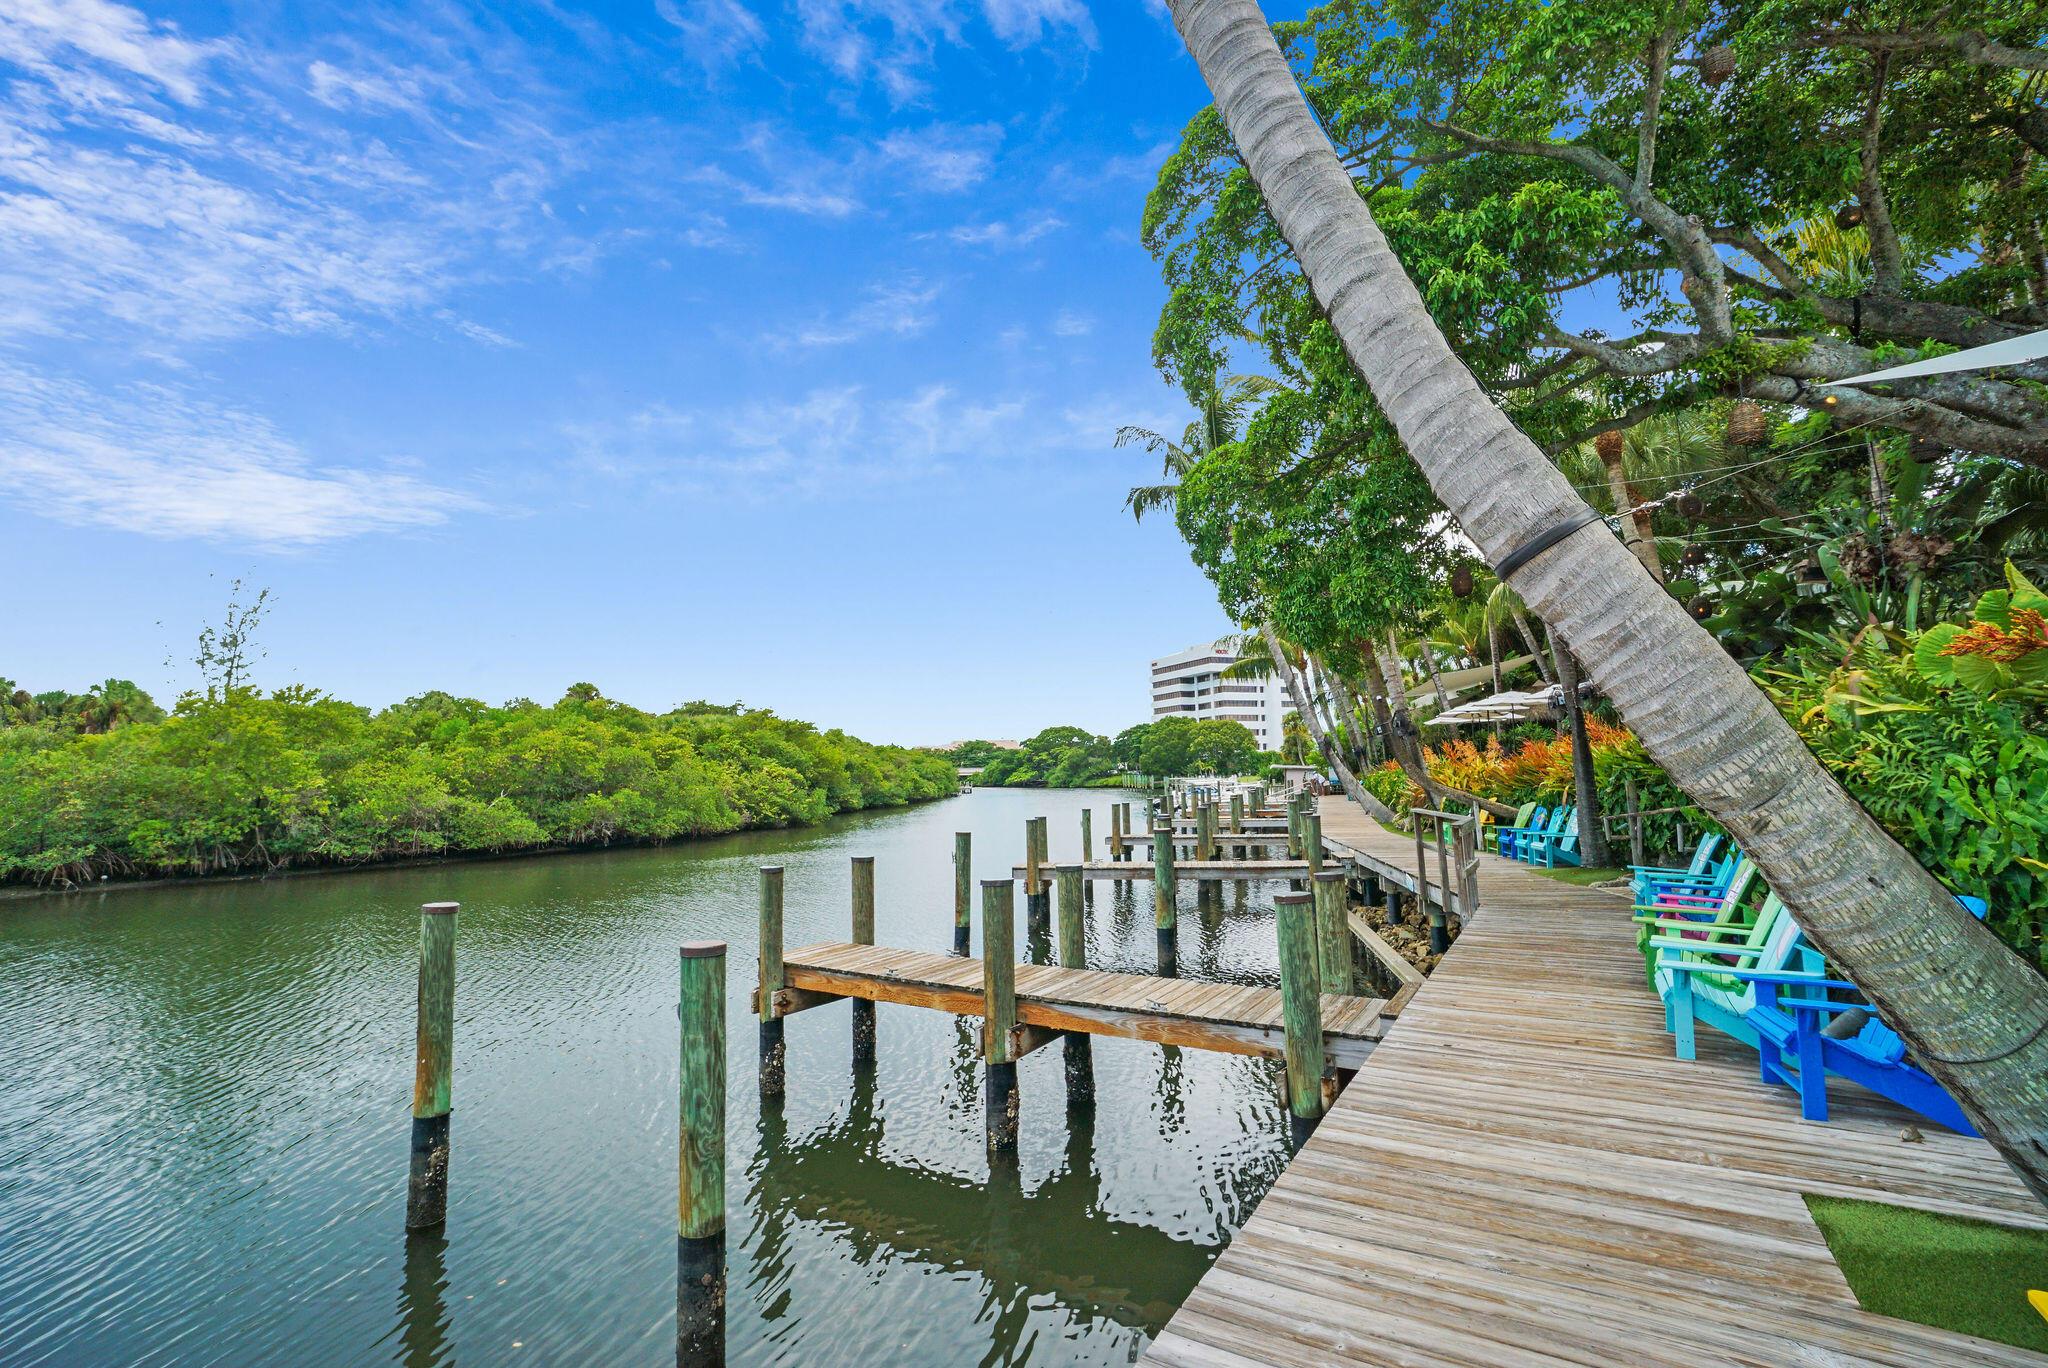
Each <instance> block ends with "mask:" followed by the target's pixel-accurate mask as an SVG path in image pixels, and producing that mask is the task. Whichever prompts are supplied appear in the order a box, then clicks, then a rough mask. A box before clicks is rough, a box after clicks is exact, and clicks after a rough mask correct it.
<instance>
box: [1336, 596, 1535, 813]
mask: <svg viewBox="0 0 2048 1368" xmlns="http://www.w3.org/2000/svg"><path fill="white" fill-rule="evenodd" d="M1368 664H1370V665H1371V666H1373V670H1374V673H1375V674H1376V675H1377V676H1378V683H1379V686H1380V691H1381V693H1382V694H1384V695H1385V697H1386V700H1387V707H1388V709H1389V710H1390V711H1391V712H1392V714H1393V716H1392V718H1391V720H1390V725H1389V726H1388V728H1387V748H1388V749H1389V750H1391V751H1393V753H1394V759H1395V761H1396V763H1398V764H1399V765H1400V766H1401V769H1402V772H1403V773H1405V774H1406V775H1407V776H1408V777H1409V778H1410V779H1413V780H1414V781H1415V783H1416V786H1417V787H1419V788H1420V789H1421V790H1422V794H1423V799H1424V801H1426V802H1427V803H1429V805H1430V806H1431V807H1436V808H1441V807H1442V806H1443V803H1444V800H1445V799H1446V798H1455V799H1457V800H1458V801H1459V802H1461V803H1468V804H1470V805H1471V807H1472V809H1473V811H1475V812H1477V811H1479V810H1480V809H1482V808H1483V809H1485V810H1486V811H1488V812H1490V813H1492V814H1493V815H1494V816H1496V817H1500V818H1512V817H1514V816H1515V814H1516V811H1517V809H1515V808H1512V807H1509V806H1508V805H1507V804H1506V803H1496V802H1494V801H1493V800H1492V799H1491V798H1481V797H1480V796H1479V795H1478V794H1476V793H1467V792H1465V790H1463V789H1457V788H1452V787H1451V786H1450V785H1449V784H1446V783H1444V782H1443V781H1442V780H1441V779H1438V778H1437V777H1436V776H1435V775H1433V774H1431V773H1430V772H1429V759H1428V757H1427V756H1425V755H1424V754H1423V752H1422V740H1421V734H1420V732H1419V730H1418V729H1417V728H1416V725H1415V721H1414V719H1413V718H1411V717H1410V716H1409V715H1408V692H1407V690H1406V689H1405V688H1404V687H1403V686H1402V683H1401V659H1400V656H1399V654H1398V653H1397V652H1396V651H1395V649H1394V634H1393V633H1392V632H1388V633H1387V639H1386V641H1385V642H1384V643H1382V644H1380V645H1379V647H1378V655H1377V656H1376V657H1375V658H1373V659H1371V660H1370V661H1368Z"/></svg>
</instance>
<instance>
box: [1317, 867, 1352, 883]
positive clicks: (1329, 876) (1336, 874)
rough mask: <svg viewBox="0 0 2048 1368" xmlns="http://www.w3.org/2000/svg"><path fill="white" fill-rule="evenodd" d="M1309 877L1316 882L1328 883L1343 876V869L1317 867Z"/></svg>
mask: <svg viewBox="0 0 2048 1368" xmlns="http://www.w3.org/2000/svg"><path fill="white" fill-rule="evenodd" d="M1309 877H1310V878H1312V879H1314V880H1315V881H1316V882H1317V883H1328V882H1331V881H1333V880H1336V879H1341V878H1343V877H1344V871H1343V870H1341V869H1318V870H1317V871H1316V872H1315V873H1314V874H1312V875H1310V876H1309Z"/></svg>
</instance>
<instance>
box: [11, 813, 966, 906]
mask: <svg viewBox="0 0 2048 1368" xmlns="http://www.w3.org/2000/svg"><path fill="white" fill-rule="evenodd" d="M990 787H992V788H993V787H996V786H995V785H990ZM965 796H966V795H965V794H960V793H946V794H940V795H939V796H938V797H936V798H913V799H911V800H910V801H909V802H905V803H891V804H886V805H877V806H875V807H864V808H851V809H848V810H847V811H845V812H835V813H832V814H831V815H830V816H828V817H826V818H825V819H824V821H822V822H813V823H810V824H808V825H803V824H793V825H788V826H751V827H739V828H737V829H735V830H732V831H716V832H705V833H703V834H701V835H695V836H678V837H675V838H673V839H671V840H654V839H651V838H638V839H625V840H617V841H604V842H595V841H593V842H591V843H589V844H586V845H554V846H533V847H529V848H527V849H524V850H478V851H447V852H443V853H441V854H438V855H408V856H404V857H401V858H397V859H390V860H362V861H359V862H357V863H355V864H322V865H303V866H295V867H286V868H279V869H267V870H262V871H258V872H250V873H244V872H236V873H232V874H182V875H176V874H174V875H166V876H161V877H157V878H148V879H104V880H102V881H101V882H99V883H90V884H71V885H68V886H65V887H44V888H38V887H35V886H33V885H25V884H0V905H5V904H8V903H21V902H33V901H36V900H38V899H43V898H76V897H84V896H87V895H90V894H95V893H115V892H127V891H130V890H133V891H136V892H141V891H143V890H146V889H164V888H202V887H207V886H210V885H213V884H229V883H261V882H264V881H267V880H271V879H302V878H310V877H313V876H315V875H321V874H364V873H370V872H373V871H378V870H385V869H427V868H431V867H433V866H435V865H452V864H483V863H486V862H488V861H491V860H534V859H551V858H554V857H556V856H560V855H595V854H598V853H600V852H603V851H607V850H658V849H662V848H664V847H667V846H679V845H684V844H687V843H689V842H692V841H723V840H730V839H731V838H733V837H735V836H754V835H760V834H763V833H766V832H775V831H817V830H819V829H820V828H822V827H824V826H826V825H827V824H828V823H830V822H832V821H835V820H836V819H838V818H841V817H861V816H866V815H868V814H870V813H878V812H903V811H907V810H909V809H911V808H915V807H922V806H923V805H925V804H926V803H943V802H945V801H947V800H948V799H951V798H962V797H965Z"/></svg>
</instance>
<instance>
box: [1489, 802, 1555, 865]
mask: <svg viewBox="0 0 2048 1368" xmlns="http://www.w3.org/2000/svg"><path fill="white" fill-rule="evenodd" d="M1571 815H1572V807H1571V804H1569V803H1559V804H1558V805H1557V806H1556V807H1554V808H1552V809H1551V810H1550V818H1549V820H1548V821H1544V820H1542V819H1541V818H1532V819H1531V820H1530V823H1529V825H1528V826H1527V827H1526V828H1523V827H1517V828H1516V829H1515V830H1513V831H1503V832H1502V833H1501V834H1500V845H1501V851H1500V853H1501V854H1503V855H1511V856H1513V857H1514V858H1515V859H1517V860H1520V861H1522V863H1524V864H1527V863H1528V862H1529V843H1530V842H1531V841H1532V840H1534V839H1535V838H1536V837H1538V836H1555V835H1556V834H1557V833H1559V832H1560V831H1563V830H1564V824H1565V823H1566V822H1567V821H1569V820H1570V819H1571ZM1510 842H1512V843H1513V845H1512V848H1510V844H1509V843H1510Z"/></svg>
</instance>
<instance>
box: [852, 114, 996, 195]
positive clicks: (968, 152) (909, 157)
mask: <svg viewBox="0 0 2048 1368" xmlns="http://www.w3.org/2000/svg"><path fill="white" fill-rule="evenodd" d="M1002 138H1003V130H1002V126H1001V125H1000V124H992V123H984V124H932V125H930V126H929V127H926V128H921V129H916V130H911V129H907V128H905V129H898V130H896V131H895V132H893V133H891V134H890V135H889V136H888V137H886V138H884V139H883V140H882V144H881V148H880V151H881V154H882V157H883V159H884V160H885V161H887V162H889V163H891V164H892V165H894V166H896V167H898V168H900V169H901V170H903V171H904V172H906V173H908V174H909V175H910V177H911V178H912V179H913V180H914V181H915V182H916V183H917V185H918V186H919V187H920V188H922V189H925V190H933V191H938V192H940V193H942V194H953V193H957V192H959V191H962V190H968V189H972V188H973V187H974V186H977V185H979V184H981V182H982V181H983V180H985V179H987V177H988V173H989V168H990V166H991V165H992V164H993V163H994V161H995V151H996V146H997V144H998V143H1000V142H1001V141H1002Z"/></svg>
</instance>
